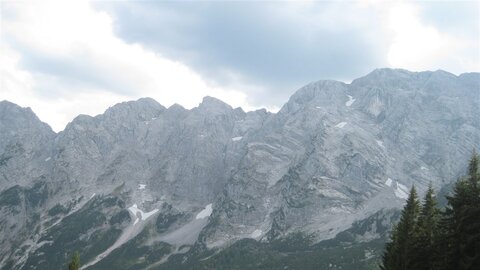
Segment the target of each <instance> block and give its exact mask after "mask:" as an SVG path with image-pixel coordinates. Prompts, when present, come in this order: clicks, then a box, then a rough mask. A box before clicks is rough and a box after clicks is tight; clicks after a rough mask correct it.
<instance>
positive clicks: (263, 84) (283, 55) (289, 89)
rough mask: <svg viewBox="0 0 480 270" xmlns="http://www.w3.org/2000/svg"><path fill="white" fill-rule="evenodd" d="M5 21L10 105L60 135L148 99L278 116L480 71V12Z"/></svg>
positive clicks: (176, 10)
mask: <svg viewBox="0 0 480 270" xmlns="http://www.w3.org/2000/svg"><path fill="white" fill-rule="evenodd" d="M0 18H1V20H0V80H1V81H0V100H4V99H6V100H9V101H12V102H15V103H17V104H19V105H21V106H24V107H31V108H32V109H33V110H34V111H35V112H36V113H37V115H38V116H39V117H40V119H41V120H43V121H45V122H47V123H49V124H50V125H51V126H52V128H53V129H54V130H55V131H60V130H62V129H63V128H64V127H65V125H66V124H67V123H68V122H69V121H71V120H72V119H73V118H74V117H75V116H76V115H78V114H89V115H96V114H99V113H102V112H103V111H104V110H105V109H106V108H108V107H109V106H111V105H113V104H115V103H118V102H121V101H127V100H133V99H138V98H140V97H146V96H148V97H153V98H154V99H156V100H157V101H158V102H160V103H161V104H163V105H164V106H167V107H168V106H170V105H172V104H174V103H178V104H181V105H183V106H184V107H186V108H192V107H195V106H197V105H198V103H199V102H201V100H202V97H204V96H206V95H209V96H214V97H217V98H219V99H222V100H224V101H225V102H227V103H229V104H230V105H232V106H234V107H238V106H241V107H243V108H244V109H245V110H252V109H256V108H260V107H265V108H267V109H269V110H271V111H276V110H278V108H279V107H281V106H282V104H283V103H284V102H286V101H287V100H288V97H289V96H290V95H291V94H292V93H293V92H295V90H297V89H298V88H299V87H301V86H302V85H305V84H307V83H309V82H311V81H316V80H320V79H335V80H341V81H344V82H350V81H351V80H353V79H355V78H357V77H360V76H363V75H365V74H367V73H368V72H370V71H371V70H373V69H375V68H380V67H394V68H405V69H409V70H413V71H421V70H437V69H443V70H447V71H450V72H452V73H454V74H460V73H463V72H471V71H480V2H479V1H401V0H398V1H395V0H390V1H375V0H363V1H360V0H359V1H233V2H232V1H195V2H190V1H181V2H173V1H133V0H132V1H75V0H71V1H65V0H63V1H43V0H32V1H27V0H15V1H14V0H0Z"/></svg>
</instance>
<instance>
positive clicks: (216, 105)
mask: <svg viewBox="0 0 480 270" xmlns="http://www.w3.org/2000/svg"><path fill="white" fill-rule="evenodd" d="M198 109H199V110H201V111H204V112H207V113H211V114H225V113H228V112H230V111H232V110H233V108H232V107H231V106H230V105H228V104H227V103H225V102H223V101H221V100H219V99H217V98H214V97H210V96H206V97H204V98H203V100H202V103H200V105H199V106H198Z"/></svg>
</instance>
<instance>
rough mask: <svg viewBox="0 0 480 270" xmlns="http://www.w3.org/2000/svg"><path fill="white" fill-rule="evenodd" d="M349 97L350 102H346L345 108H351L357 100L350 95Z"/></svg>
mask: <svg viewBox="0 0 480 270" xmlns="http://www.w3.org/2000/svg"><path fill="white" fill-rule="evenodd" d="M347 96H348V101H347V102H345V106H347V107H350V106H352V104H353V103H354V102H355V99H354V98H353V97H352V96H350V95H347Z"/></svg>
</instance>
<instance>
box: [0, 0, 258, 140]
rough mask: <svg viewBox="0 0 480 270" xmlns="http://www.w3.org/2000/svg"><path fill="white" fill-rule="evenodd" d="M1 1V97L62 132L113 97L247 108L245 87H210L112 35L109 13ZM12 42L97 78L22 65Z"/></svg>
mask: <svg viewBox="0 0 480 270" xmlns="http://www.w3.org/2000/svg"><path fill="white" fill-rule="evenodd" d="M3 6H4V8H5V9H7V10H8V12H9V13H11V14H13V15H11V16H9V17H10V18H9V19H5V20H3V25H2V29H1V37H2V46H1V53H2V59H1V60H2V64H1V72H2V74H1V78H2V84H1V90H0V100H1V99H7V100H10V101H12V102H15V103H18V104H19V105H22V106H29V107H32V109H33V110H34V111H35V112H36V113H37V114H38V115H39V117H40V118H41V119H42V120H44V121H46V122H48V123H49V124H51V125H52V127H53V129H54V130H57V131H59V130H61V129H63V127H64V126H65V124H66V123H67V122H68V121H70V120H71V119H72V118H74V117H75V116H76V115H78V114H79V113H83V114H90V115H95V114H99V113H102V112H103V111H104V110H105V109H106V108H107V107H108V106H111V105H113V104H115V103H117V102H120V101H125V100H131V99H136V98H139V97H144V96H148V97H152V98H154V99H156V100H157V101H159V102H160V103H161V104H163V105H165V106H169V105H171V104H173V103H179V104H181V105H183V106H185V107H187V108H192V107H194V106H196V105H198V103H199V102H200V101H201V99H202V98H203V97H204V96H206V95H210V96H214V97H217V98H220V99H222V100H224V101H225V102H227V103H229V104H231V105H233V106H242V107H244V108H245V109H252V108H251V107H250V106H249V105H248V103H247V102H246V98H247V97H246V95H245V94H244V93H243V92H241V91H239V90H236V89H225V88H220V87H217V86H214V85H211V84H209V83H208V82H206V81H205V80H203V79H202V77H201V76H199V75H198V74H196V73H195V72H194V71H192V70H191V69H190V68H189V67H187V66H185V65H183V64H181V63H179V62H175V61H172V60H169V59H166V58H164V57H162V55H160V54H158V53H155V52H153V51H149V50H147V49H145V48H143V47H142V46H140V45H138V44H127V43H125V42H124V41H123V40H121V39H119V38H117V37H116V36H115V35H114V33H113V27H112V23H113V22H112V20H111V18H110V17H109V16H108V15H107V14H106V13H104V12H99V11H96V10H94V9H92V8H91V6H90V5H89V3H88V2H86V1H32V2H20V3H10V2H9V3H6V4H3ZM5 41H6V42H5ZM11 41H13V42H14V43H15V44H16V45H20V46H21V48H23V49H24V51H26V52H28V53H31V54H36V55H39V56H40V57H42V58H47V59H56V60H60V61H62V63H63V64H64V65H66V66H69V67H71V68H72V67H73V68H72V70H74V71H76V72H79V73H88V78H93V79H94V80H95V81H98V82H101V83H99V84H98V85H95V84H89V83H85V82H80V81H79V82H78V84H77V83H75V80H68V79H66V78H64V77H62V76H61V75H62V74H61V73H62V70H59V71H58V72H59V74H58V75H57V74H55V73H54V74H52V73H50V74H49V73H44V72H42V70H41V68H42V67H40V71H31V70H28V69H24V67H23V66H22V57H23V55H22V53H20V52H18V51H15V50H14V49H12V48H13V46H9V43H10V42H11ZM45 69H46V70H47V69H48V68H45ZM67 75H69V76H72V77H75V75H77V74H75V73H73V74H71V73H70V74H67ZM78 75H79V77H81V75H82V74H78ZM74 79H75V78H74ZM39 88H41V90H39ZM112 88H115V89H112ZM118 88H120V89H121V90H120V89H118ZM46 91H51V92H52V94H49V93H46Z"/></svg>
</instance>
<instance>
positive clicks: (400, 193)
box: [394, 182, 408, 200]
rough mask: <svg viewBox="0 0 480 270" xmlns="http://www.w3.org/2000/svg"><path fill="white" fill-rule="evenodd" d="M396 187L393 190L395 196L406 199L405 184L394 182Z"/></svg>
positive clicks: (406, 190)
mask: <svg viewBox="0 0 480 270" xmlns="http://www.w3.org/2000/svg"><path fill="white" fill-rule="evenodd" d="M396 184H397V187H396V188H395V190H394V193H395V196H397V197H398V198H400V199H404V200H406V199H407V198H408V189H407V187H406V186H404V185H402V184H400V183H398V182H396Z"/></svg>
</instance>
